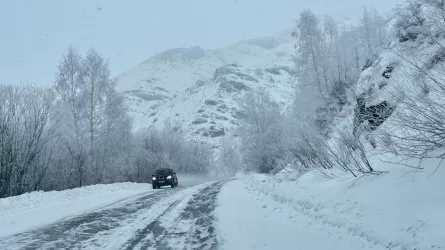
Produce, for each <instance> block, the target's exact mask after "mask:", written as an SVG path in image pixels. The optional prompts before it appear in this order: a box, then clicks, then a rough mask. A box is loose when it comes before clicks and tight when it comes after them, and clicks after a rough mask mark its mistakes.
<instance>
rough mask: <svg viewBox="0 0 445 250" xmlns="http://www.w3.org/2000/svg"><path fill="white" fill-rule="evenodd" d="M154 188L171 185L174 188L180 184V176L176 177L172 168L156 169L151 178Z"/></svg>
mask: <svg viewBox="0 0 445 250" xmlns="http://www.w3.org/2000/svg"><path fill="white" fill-rule="evenodd" d="M151 183H152V185H153V189H156V188H160V187H162V186H171V187H172V188H174V187H176V186H178V177H176V173H175V171H173V169H171V168H160V169H158V170H156V171H155V173H154V175H153V176H152V178H151Z"/></svg>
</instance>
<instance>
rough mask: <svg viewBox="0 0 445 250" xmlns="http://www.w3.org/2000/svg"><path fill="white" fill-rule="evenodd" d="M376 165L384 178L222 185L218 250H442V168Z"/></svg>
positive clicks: (257, 179)
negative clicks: (382, 171)
mask: <svg viewBox="0 0 445 250" xmlns="http://www.w3.org/2000/svg"><path fill="white" fill-rule="evenodd" d="M431 164H433V163H431ZM379 166H380V169H379V170H385V169H387V170H390V172H389V173H387V174H382V175H376V176H374V175H366V176H363V177H361V178H349V177H348V176H344V175H343V178H342V177H341V176H340V177H339V179H341V180H339V179H334V180H326V179H324V178H322V177H320V175H318V174H317V173H316V172H311V173H308V174H306V175H304V176H302V177H301V178H300V179H299V180H297V181H290V180H288V179H286V178H283V177H270V176H264V175H253V176H247V177H243V178H241V179H239V180H236V181H234V182H231V183H229V184H227V185H226V186H225V187H223V189H222V191H221V194H220V199H219V205H220V206H219V207H218V208H217V214H218V218H219V219H218V221H219V222H218V223H219V224H218V229H219V231H220V233H221V237H222V244H223V246H224V249H240V250H241V249H272V248H273V249H323V250H326V249H342V250H345V249H351V250H356V249H444V248H445V212H444V211H445V192H442V191H440V190H445V182H444V181H443V180H444V179H445V169H439V170H438V171H437V172H436V173H435V174H433V175H431V174H432V173H431V171H430V172H418V171H413V170H412V169H409V168H406V167H405V168H402V167H400V166H397V165H390V164H382V163H380V164H379ZM434 166H435V165H434ZM337 174H338V173H337ZM283 176H284V175H283Z"/></svg>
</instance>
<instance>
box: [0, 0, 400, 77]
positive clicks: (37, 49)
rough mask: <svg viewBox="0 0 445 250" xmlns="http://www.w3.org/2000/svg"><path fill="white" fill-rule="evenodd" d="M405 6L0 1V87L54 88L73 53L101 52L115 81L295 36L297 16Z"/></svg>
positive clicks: (325, 0) (260, 0)
mask: <svg viewBox="0 0 445 250" xmlns="http://www.w3.org/2000/svg"><path fill="white" fill-rule="evenodd" d="M396 2H399V0H125V1H124V0H102V1H98V0H96V1H94V0H72V1H68V0H39V1H37V0H27V1H24V0H0V83H15V84H16V83H20V82H24V83H33V84H51V83H52V82H53V79H54V72H55V70H56V68H57V64H58V63H59V61H60V58H61V55H62V54H63V53H65V52H66V50H67V48H68V46H70V45H72V46H74V47H75V48H76V49H77V50H78V51H80V52H85V51H86V50H88V49H89V48H92V47H94V48H96V49H97V50H98V51H99V52H100V53H102V54H103V55H104V56H105V57H108V58H109V59H110V63H111V70H112V73H113V75H118V74H119V73H121V72H123V71H126V70H128V69H130V68H132V67H133V66H135V65H137V64H138V63H140V62H142V61H144V60H146V59H148V58H149V57H150V56H152V55H153V54H155V53H158V52H161V51H164V50H166V49H170V48H175V47H188V46H194V45H200V46H202V47H203V48H207V49H213V48H218V47H221V46H226V45H230V44H232V43H235V42H237V41H239V40H243V39H248V38H254V37H258V36H264V35H273V34H275V33H277V32H280V31H283V30H286V29H289V28H291V27H292V25H293V19H294V18H295V17H296V16H297V15H298V13H299V12H300V11H301V10H303V9H305V8H311V9H312V10H313V11H314V12H315V13H316V14H319V15H321V14H331V15H334V16H336V17H343V18H348V17H354V16H358V15H357V13H359V12H361V10H362V9H363V7H364V6H373V7H375V8H377V9H378V10H380V11H384V12H386V11H388V10H390V9H391V8H393V7H395V5H396Z"/></svg>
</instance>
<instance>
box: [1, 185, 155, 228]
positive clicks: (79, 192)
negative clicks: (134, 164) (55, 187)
mask: <svg viewBox="0 0 445 250" xmlns="http://www.w3.org/2000/svg"><path fill="white" fill-rule="evenodd" d="M151 190H152V187H151V185H149V184H137V183H116V184H109V185H92V186H86V187H82V188H74V189H70V190H64V191H52V192H32V193H26V194H23V195H19V196H14V197H8V198H3V199H0V225H1V226H0V237H3V236H9V235H13V234H16V233H20V232H24V231H29V230H32V229H34V228H37V227H39V226H44V225H47V224H50V223H53V222H56V221H58V220H60V219H63V218H66V217H72V216H76V215H80V214H83V213H85V212H88V211H91V210H94V209H97V208H100V207H102V206H105V205H108V204H110V203H113V202H117V201H120V200H123V199H129V198H130V197H133V198H136V197H138V196H139V195H141V194H145V193H147V192H149V191H150V192H151Z"/></svg>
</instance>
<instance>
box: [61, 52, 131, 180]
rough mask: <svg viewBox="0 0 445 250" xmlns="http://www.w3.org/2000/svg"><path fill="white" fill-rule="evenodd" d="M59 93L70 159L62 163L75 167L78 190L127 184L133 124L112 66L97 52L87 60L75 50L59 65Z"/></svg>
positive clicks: (62, 138)
mask: <svg viewBox="0 0 445 250" xmlns="http://www.w3.org/2000/svg"><path fill="white" fill-rule="evenodd" d="M55 89H56V93H57V97H58V101H59V105H57V106H58V114H59V115H58V116H57V119H59V120H60V121H61V124H63V126H60V127H59V128H58V133H59V134H60V137H61V140H62V141H63V143H62V146H63V148H64V149H65V154H66V156H65V157H67V158H68V161H67V162H65V163H63V160H60V162H61V164H66V165H68V166H70V169H71V170H70V171H69V172H70V174H69V176H70V178H72V179H75V180H76V181H75V183H76V186H82V185H85V184H91V183H102V182H111V181H114V180H117V179H123V178H122V176H124V175H125V173H122V172H123V171H124V170H123V169H122V163H123V162H126V161H125V160H124V159H125V157H127V159H128V156H126V154H127V153H128V152H129V145H131V142H130V140H129V138H131V121H130V119H129V117H128V115H127V110H126V108H125V107H124V104H123V100H122V97H120V96H119V94H118V93H117V92H116V90H115V82H114V81H113V80H112V79H111V77H110V70H109V67H108V62H107V61H106V60H105V59H104V58H103V57H102V56H101V55H100V54H99V53H98V52H96V51H95V50H90V51H89V52H88V53H87V55H86V56H85V57H84V56H82V55H80V54H78V53H77V52H75V51H74V49H72V48H70V49H69V50H68V53H67V54H66V55H64V56H63V58H62V61H61V63H60V65H59V70H58V73H57V75H56V86H55ZM63 155H64V153H61V155H60V156H61V157H63ZM70 182H72V181H70Z"/></svg>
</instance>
